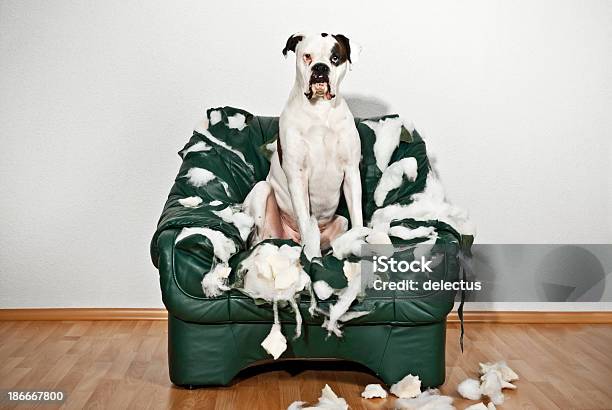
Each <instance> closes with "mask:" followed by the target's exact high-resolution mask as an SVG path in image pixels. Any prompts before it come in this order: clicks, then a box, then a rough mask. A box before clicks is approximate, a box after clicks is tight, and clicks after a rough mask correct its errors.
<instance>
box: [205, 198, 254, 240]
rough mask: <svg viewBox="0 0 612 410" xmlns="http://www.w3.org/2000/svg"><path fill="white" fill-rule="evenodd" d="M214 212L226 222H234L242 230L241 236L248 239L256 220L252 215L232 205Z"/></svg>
mask: <svg viewBox="0 0 612 410" xmlns="http://www.w3.org/2000/svg"><path fill="white" fill-rule="evenodd" d="M213 213H214V214H215V215H217V216H219V217H220V218H221V219H223V220H224V221H225V222H227V223H231V224H233V225H234V226H235V227H236V228H237V229H238V231H239V232H240V238H242V240H243V241H246V240H247V238H248V237H249V234H250V233H251V230H252V229H253V225H254V224H255V220H254V219H253V218H252V217H251V216H249V215H247V214H245V213H244V212H241V211H240V210H239V209H237V208H233V207H231V206H228V207H226V208H223V209H221V210H219V211H213Z"/></svg>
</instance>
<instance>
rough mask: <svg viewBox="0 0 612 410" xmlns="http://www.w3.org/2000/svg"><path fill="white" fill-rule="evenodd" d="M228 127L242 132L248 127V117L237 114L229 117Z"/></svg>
mask: <svg viewBox="0 0 612 410" xmlns="http://www.w3.org/2000/svg"><path fill="white" fill-rule="evenodd" d="M227 126H228V127H229V128H235V129H237V130H238V131H242V130H243V129H244V127H246V117H245V116H244V114H241V113H239V112H237V113H236V114H234V115H231V116H229V117H227Z"/></svg>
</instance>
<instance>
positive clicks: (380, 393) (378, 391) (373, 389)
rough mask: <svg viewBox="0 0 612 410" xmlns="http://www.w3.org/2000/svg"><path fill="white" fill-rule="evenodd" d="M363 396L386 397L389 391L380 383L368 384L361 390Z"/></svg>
mask: <svg viewBox="0 0 612 410" xmlns="http://www.w3.org/2000/svg"><path fill="white" fill-rule="evenodd" d="M361 397H363V398H364V399H373V398H376V397H380V398H383V399H384V398H385V397H387V391H386V390H385V389H383V388H382V386H381V385H380V384H368V385H367V386H366V387H365V389H364V390H363V391H362V392H361Z"/></svg>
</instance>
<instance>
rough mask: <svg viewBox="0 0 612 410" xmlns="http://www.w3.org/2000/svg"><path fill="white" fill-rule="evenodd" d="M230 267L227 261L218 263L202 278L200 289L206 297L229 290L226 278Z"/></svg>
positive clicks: (218, 294)
mask: <svg viewBox="0 0 612 410" xmlns="http://www.w3.org/2000/svg"><path fill="white" fill-rule="evenodd" d="M230 272H231V268H230V267H229V265H228V264H227V263H218V264H216V265H215V267H214V268H213V269H212V270H211V271H210V272H208V273H206V274H205V275H204V278H203V279H202V290H203V291H204V295H206V296H207V297H209V298H211V297H216V296H220V295H221V294H222V293H223V292H224V291H227V290H230V288H229V287H228V286H227V279H228V277H229V274H230Z"/></svg>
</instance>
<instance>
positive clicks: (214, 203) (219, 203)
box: [208, 199, 223, 206]
mask: <svg viewBox="0 0 612 410" xmlns="http://www.w3.org/2000/svg"><path fill="white" fill-rule="evenodd" d="M222 204H223V202H221V201H219V200H218V199H215V200H214V201H211V202H209V203H208V205H210V206H219V205H222Z"/></svg>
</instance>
